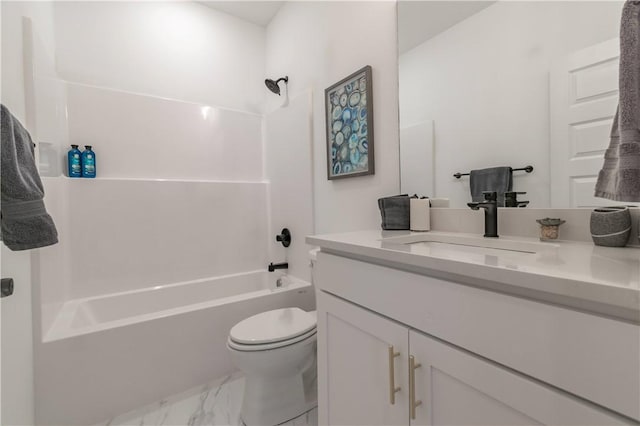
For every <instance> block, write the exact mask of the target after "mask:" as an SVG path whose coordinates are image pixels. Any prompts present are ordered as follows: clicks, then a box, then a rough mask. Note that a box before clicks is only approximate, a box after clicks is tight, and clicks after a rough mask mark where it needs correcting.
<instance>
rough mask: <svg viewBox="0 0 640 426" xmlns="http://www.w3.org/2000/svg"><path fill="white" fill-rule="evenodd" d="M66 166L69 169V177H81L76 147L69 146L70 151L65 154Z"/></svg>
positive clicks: (79, 158)
mask: <svg viewBox="0 0 640 426" xmlns="http://www.w3.org/2000/svg"><path fill="white" fill-rule="evenodd" d="M67 166H68V167H69V177H73V178H76V177H81V176H82V160H81V154H80V150H79V149H78V145H71V149H70V150H69V152H68V153H67Z"/></svg>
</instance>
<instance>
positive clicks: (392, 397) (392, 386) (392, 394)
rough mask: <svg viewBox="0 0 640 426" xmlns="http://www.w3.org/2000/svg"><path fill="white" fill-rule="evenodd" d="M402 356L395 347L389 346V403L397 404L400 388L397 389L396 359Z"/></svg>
mask: <svg viewBox="0 0 640 426" xmlns="http://www.w3.org/2000/svg"><path fill="white" fill-rule="evenodd" d="M399 356H400V352H396V351H395V350H394V349H393V345H389V403H390V404H391V405H394V404H395V403H396V392H400V387H399V386H398V387H396V373H395V368H394V359H395V358H396V357H399Z"/></svg>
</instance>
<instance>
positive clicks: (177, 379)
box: [36, 271, 315, 425]
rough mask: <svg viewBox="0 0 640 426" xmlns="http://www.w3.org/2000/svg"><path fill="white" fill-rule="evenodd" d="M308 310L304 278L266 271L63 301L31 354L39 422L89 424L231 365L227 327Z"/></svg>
mask: <svg viewBox="0 0 640 426" xmlns="http://www.w3.org/2000/svg"><path fill="white" fill-rule="evenodd" d="M288 306H298V307H300V308H302V309H305V310H312V309H314V308H315V302H314V295H313V289H312V287H311V284H310V283H308V282H305V281H301V280H298V279H296V278H293V277H290V276H287V275H283V274H280V273H279V272H274V273H268V272H265V271H249V272H244V273H239V274H232V275H225V276H220V277H212V278H207V279H200V280H194V281H188V282H180V283H174V284H169V285H162V286H154V287H148V288H144V289H140V290H134V291H126V292H119V293H113V294H107V295H101V296H95V297H87V298H82V299H75V300H69V301H67V302H66V303H64V304H63V305H62V307H61V309H60V310H59V312H58V314H57V315H56V317H55V319H54V321H53V322H52V324H51V326H50V327H49V329H48V330H47V331H46V333H44V336H43V339H42V342H41V343H39V345H40V350H39V351H37V358H38V359H36V370H37V371H36V374H38V377H39V378H40V379H39V381H38V383H37V386H36V398H38V400H39V404H38V412H37V413H36V418H37V421H38V424H65V425H74V424H77V425H87V424H95V423H98V422H100V421H103V420H105V419H108V418H110V417H112V416H115V415H118V414H121V413H124V412H127V411H129V410H132V409H134V408H137V407H140V406H142V405H145V404H147V403H150V402H153V401H157V400H159V399H161V398H163V397H166V396H168V395H172V394H175V393H178V392H181V391H183V390H185V389H189V388H192V387H195V386H198V385H199V384H203V383H206V382H209V381H211V380H214V379H216V378H219V377H222V376H225V375H227V374H229V373H232V372H233V371H235V368H234V366H233V365H232V364H231V361H230V358H229V356H228V353H227V349H226V339H227V335H228V332H229V330H230V328H231V327H232V326H233V325H234V324H236V323H237V322H238V321H240V320H242V319H244V318H246V317H248V316H250V315H254V314H256V313H259V312H263V311H266V310H271V309H277V308H282V307H288Z"/></svg>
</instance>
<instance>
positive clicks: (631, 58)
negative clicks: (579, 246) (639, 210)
mask: <svg viewBox="0 0 640 426" xmlns="http://www.w3.org/2000/svg"><path fill="white" fill-rule="evenodd" d="M619 72H620V78H619V85H620V102H619V105H618V110H617V111H616V115H615V118H614V120H613V125H612V128H611V142H610V144H609V148H608V149H607V150H606V152H605V154H604V165H603V166H602V170H600V173H599V174H598V181H597V182H596V188H595V196H596V197H600V198H607V199H609V200H616V201H627V202H629V201H630V202H637V201H640V1H630V0H627V1H626V2H625V4H624V7H623V9H622V21H621V23H620V71H619Z"/></svg>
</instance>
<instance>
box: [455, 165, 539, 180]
mask: <svg viewBox="0 0 640 426" xmlns="http://www.w3.org/2000/svg"><path fill="white" fill-rule="evenodd" d="M522 170H524V171H525V172H527V173H531V172H532V171H533V166H524V167H521V168H519V169H511V171H512V172H519V171H522ZM469 175H470V173H460V172H458V173H455V174H454V175H453V177H454V178H456V179H460V178H461V177H462V176H469Z"/></svg>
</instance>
